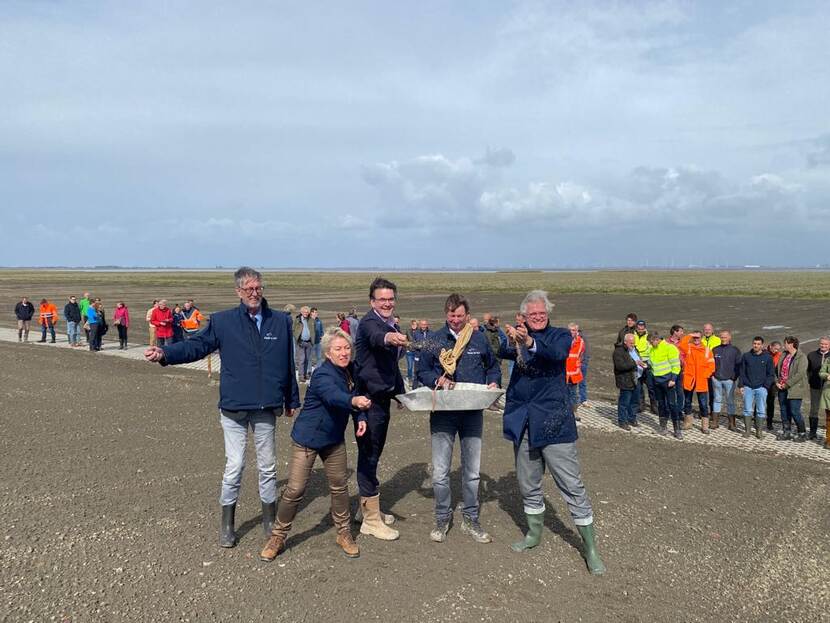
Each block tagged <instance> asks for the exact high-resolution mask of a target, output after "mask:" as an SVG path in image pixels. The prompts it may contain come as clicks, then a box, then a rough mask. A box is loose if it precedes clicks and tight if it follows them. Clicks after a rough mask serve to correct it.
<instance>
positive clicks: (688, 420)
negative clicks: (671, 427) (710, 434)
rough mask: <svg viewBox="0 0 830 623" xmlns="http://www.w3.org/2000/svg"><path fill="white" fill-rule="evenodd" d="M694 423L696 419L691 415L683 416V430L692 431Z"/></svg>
mask: <svg viewBox="0 0 830 623" xmlns="http://www.w3.org/2000/svg"><path fill="white" fill-rule="evenodd" d="M693 422H694V418H693V417H692V416H691V415H684V416H683V424H682V425H681V428H682V429H683V430H692V423H693Z"/></svg>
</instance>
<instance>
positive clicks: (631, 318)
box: [616, 312, 637, 344]
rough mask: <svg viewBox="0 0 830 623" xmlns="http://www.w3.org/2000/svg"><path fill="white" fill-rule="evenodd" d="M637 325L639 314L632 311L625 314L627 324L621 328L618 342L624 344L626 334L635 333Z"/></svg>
mask: <svg viewBox="0 0 830 623" xmlns="http://www.w3.org/2000/svg"><path fill="white" fill-rule="evenodd" d="M636 326H637V314H635V313H634V312H631V313H630V314H627V315H626V316H625V325H623V328H622V329H620V331H619V333H617V341H616V344H622V343H623V338H624V337H625V336H626V335H629V334H633V333H634V330H635V329H634V328H635V327H636Z"/></svg>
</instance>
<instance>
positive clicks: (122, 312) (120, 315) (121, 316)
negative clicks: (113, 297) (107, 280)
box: [112, 305, 130, 328]
mask: <svg viewBox="0 0 830 623" xmlns="http://www.w3.org/2000/svg"><path fill="white" fill-rule="evenodd" d="M112 320H113V322H115V321H116V320H120V321H121V322H120V324H121V326H122V327H124V328H127V327H129V326H130V312H129V310H128V309H127V306H126V305H124V307H116V308H115V311H114V312H113V313H112Z"/></svg>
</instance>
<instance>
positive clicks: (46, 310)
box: [40, 303, 58, 326]
mask: <svg viewBox="0 0 830 623" xmlns="http://www.w3.org/2000/svg"><path fill="white" fill-rule="evenodd" d="M49 320H51V321H52V324H53V325H54V324H58V308H57V307H55V306H54V304H52V303H46V305H41V306H40V324H42V325H44V326H45V325H47V324H48V321H49Z"/></svg>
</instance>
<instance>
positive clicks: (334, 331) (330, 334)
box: [320, 327, 354, 359]
mask: <svg viewBox="0 0 830 623" xmlns="http://www.w3.org/2000/svg"><path fill="white" fill-rule="evenodd" d="M337 338H343V339H344V340H346V341H347V342H348V343H349V346H352V359H354V347H353V342H352V337H351V336H350V335H349V334H348V333H346V332H345V331H344V330H343V329H341V328H340V327H329V328H328V329H326V332H325V333H323V338H322V339H321V340H320V350H321V351H322V352H323V356H325V355H327V354H328V352H329V349H330V348H331V343H332V342H334V340H336V339H337Z"/></svg>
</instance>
